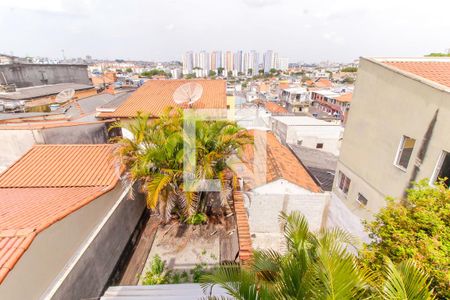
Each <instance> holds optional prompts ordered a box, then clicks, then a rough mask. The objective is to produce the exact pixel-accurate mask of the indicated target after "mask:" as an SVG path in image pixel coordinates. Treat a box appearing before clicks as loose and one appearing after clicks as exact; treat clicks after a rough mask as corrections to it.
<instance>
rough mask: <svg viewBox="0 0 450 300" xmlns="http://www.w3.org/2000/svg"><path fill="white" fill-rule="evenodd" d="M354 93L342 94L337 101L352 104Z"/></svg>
mask: <svg viewBox="0 0 450 300" xmlns="http://www.w3.org/2000/svg"><path fill="white" fill-rule="evenodd" d="M352 97H353V93H346V94H342V95H340V96H339V97H336V98H335V99H336V100H337V101H339V102H352Z"/></svg>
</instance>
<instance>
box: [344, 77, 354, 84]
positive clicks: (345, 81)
mask: <svg viewBox="0 0 450 300" xmlns="http://www.w3.org/2000/svg"><path fill="white" fill-rule="evenodd" d="M343 82H344V83H348V84H352V83H354V82H355V79H353V78H352V77H345V78H344V80H343Z"/></svg>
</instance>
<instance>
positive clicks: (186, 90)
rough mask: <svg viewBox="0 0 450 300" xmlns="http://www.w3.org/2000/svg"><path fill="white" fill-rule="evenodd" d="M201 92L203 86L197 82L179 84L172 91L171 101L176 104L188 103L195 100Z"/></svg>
mask: <svg viewBox="0 0 450 300" xmlns="http://www.w3.org/2000/svg"><path fill="white" fill-rule="evenodd" d="M202 93H203V87H202V85H201V84H199V83H197V82H189V83H185V84H183V85H180V86H179V87H178V88H177V89H176V90H175V92H174V93H173V101H175V103H176V104H183V103H187V104H188V105H191V104H193V103H194V102H196V101H197V100H198V99H200V97H201V96H202Z"/></svg>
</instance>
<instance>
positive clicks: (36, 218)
mask: <svg viewBox="0 0 450 300" xmlns="http://www.w3.org/2000/svg"><path fill="white" fill-rule="evenodd" d="M113 159H114V158H113V146H112V145H35V146H33V148H32V149H31V150H30V151H28V152H27V153H26V154H25V155H24V156H23V157H22V158H21V159H20V160H18V161H17V162H16V163H15V164H13V165H12V166H11V167H10V168H9V169H7V170H6V171H5V172H3V173H2V174H1V175H0V283H1V282H2V281H3V280H4V278H5V277H6V276H7V274H8V272H9V271H10V270H11V269H12V268H13V267H14V265H15V264H16V263H17V261H18V260H19V258H20V257H21V256H22V254H23V253H24V252H25V251H26V249H27V248H28V247H29V246H30V245H31V243H32V241H33V239H34V237H35V236H36V235H37V234H38V233H39V232H41V231H42V230H44V229H45V228H47V227H49V226H50V225H52V224H54V223H56V222H57V221H59V220H61V219H62V218H64V217H65V216H67V215H69V214H70V213H72V212H74V211H76V210H78V209H79V208H81V207H83V206H84V205H86V204H88V203H89V202H91V201H92V200H94V199H96V198H97V197H99V196H100V195H102V194H104V193H106V192H107V191H109V190H111V189H112V188H113V187H114V186H115V185H116V183H117V181H118V172H117V171H116V168H115V165H114V161H113Z"/></svg>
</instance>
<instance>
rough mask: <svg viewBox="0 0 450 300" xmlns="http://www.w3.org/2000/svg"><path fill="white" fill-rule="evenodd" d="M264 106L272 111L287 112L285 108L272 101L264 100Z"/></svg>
mask: <svg viewBox="0 0 450 300" xmlns="http://www.w3.org/2000/svg"><path fill="white" fill-rule="evenodd" d="M264 107H265V108H266V109H267V110H268V111H270V112H272V113H287V112H288V111H287V109H286V108H284V107H283V106H280V105H278V104H276V103H273V102H264Z"/></svg>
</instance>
